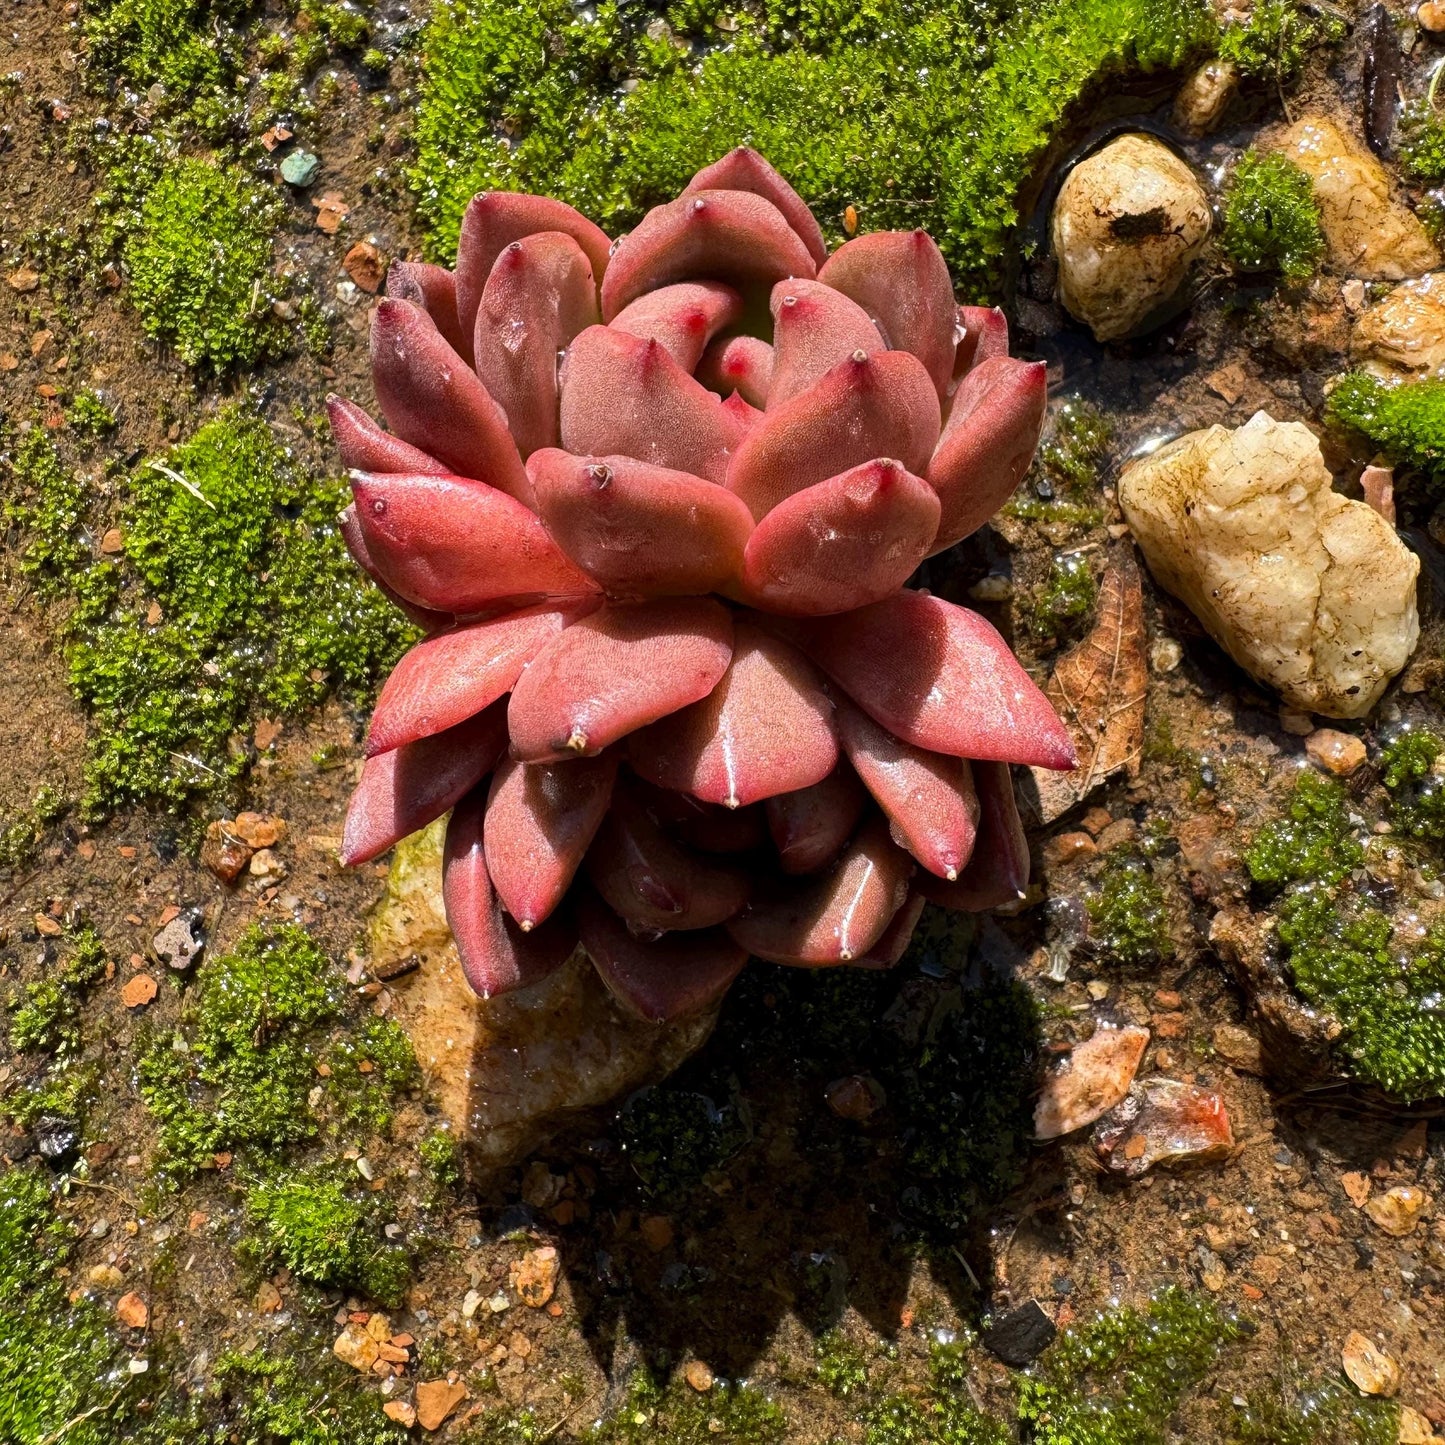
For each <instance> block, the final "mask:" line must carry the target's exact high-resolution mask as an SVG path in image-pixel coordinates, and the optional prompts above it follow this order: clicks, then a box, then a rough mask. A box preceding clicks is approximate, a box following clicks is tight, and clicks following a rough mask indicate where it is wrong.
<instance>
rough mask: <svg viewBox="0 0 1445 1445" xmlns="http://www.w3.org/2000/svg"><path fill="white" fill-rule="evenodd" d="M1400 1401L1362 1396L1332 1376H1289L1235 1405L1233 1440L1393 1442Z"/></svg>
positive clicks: (1246, 1444) (1325, 1444) (1316, 1444)
mask: <svg viewBox="0 0 1445 1445" xmlns="http://www.w3.org/2000/svg"><path fill="white" fill-rule="evenodd" d="M1399 1435H1400V1406H1399V1404H1398V1403H1397V1402H1396V1401H1394V1400H1382V1399H1380V1398H1378V1397H1373V1398H1372V1397H1370V1396H1368V1395H1361V1394H1360V1392H1359V1391H1358V1390H1356V1389H1354V1388H1353V1386H1351V1385H1349V1384H1347V1383H1346V1382H1345V1381H1344V1380H1342V1379H1339V1378H1338V1377H1336V1378H1329V1379H1313V1380H1301V1379H1297V1378H1292V1377H1287V1378H1284V1379H1280V1380H1274V1381H1271V1382H1270V1384H1269V1386H1268V1387H1267V1388H1265V1389H1261V1390H1254V1391H1251V1392H1250V1393H1249V1395H1248V1396H1247V1397H1246V1403H1245V1404H1243V1405H1236V1406H1234V1407H1233V1415H1232V1418H1231V1420H1230V1435H1229V1438H1230V1440H1231V1441H1233V1442H1236V1445H1395V1441H1396V1440H1398V1439H1399Z"/></svg>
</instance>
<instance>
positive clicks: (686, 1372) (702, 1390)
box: [682, 1360, 713, 1395]
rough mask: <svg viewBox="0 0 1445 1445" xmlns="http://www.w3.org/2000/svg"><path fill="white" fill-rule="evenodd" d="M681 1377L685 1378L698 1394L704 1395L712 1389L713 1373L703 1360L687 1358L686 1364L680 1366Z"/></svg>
mask: <svg viewBox="0 0 1445 1445" xmlns="http://www.w3.org/2000/svg"><path fill="white" fill-rule="evenodd" d="M682 1378H683V1379H684V1380H686V1381H687V1383H688V1384H689V1385H691V1386H692V1388H693V1389H694V1390H696V1391H697V1392H698V1394H699V1395H704V1394H706V1393H707V1392H708V1391H709V1390H711V1389H712V1385H713V1374H712V1370H711V1369H709V1368H708V1364H707V1361H705V1360H689V1361H688V1362H687V1364H685V1365H684V1366H683V1367H682Z"/></svg>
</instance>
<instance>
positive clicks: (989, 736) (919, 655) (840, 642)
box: [775, 591, 1078, 769]
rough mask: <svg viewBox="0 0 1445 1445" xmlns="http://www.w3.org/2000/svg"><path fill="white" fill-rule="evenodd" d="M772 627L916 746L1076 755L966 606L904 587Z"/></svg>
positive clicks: (955, 751)
mask: <svg viewBox="0 0 1445 1445" xmlns="http://www.w3.org/2000/svg"><path fill="white" fill-rule="evenodd" d="M775 626H776V629H777V630H778V631H780V632H782V634H783V635H784V636H787V637H789V638H791V639H792V640H793V641H795V642H797V643H798V645H799V646H801V647H802V648H803V650H804V651H805V652H806V653H808V655H809V656H810V657H812V659H813V660H814V661H815V662H816V663H818V665H819V666H820V667H821V668H822V669H823V671H824V672H826V673H827V674H828V675H829V676H830V677H831V678H832V679H833V680H834V681H835V682H836V683H837V684H838V685H839V686H840V687H841V688H842V689H843V690H844V691H845V692H846V693H847V694H848V695H849V696H850V697H851V698H852V699H853V700H854V701H855V702H856V703H858V705H859V706H860V707H862V708H863V710H864V711H865V712H867V713H868V714H869V715H870V716H872V717H873V718H874V719H875V720H876V721H877V722H879V723H881V724H882V725H883V726H884V727H885V728H887V729H888V731H889V732H891V733H893V734H894V735H895V736H897V737H900V738H902V739H903V740H904V741H905V742H910V743H913V744H914V745H915V746H916V747H920V748H926V749H927V750H929V751H930V752H936V753H948V754H951V755H952V756H954V757H961V758H992V759H996V760H998V761H1001V762H1011V763H1028V764H1033V765H1035V766H1037V767H1044V768H1060V769H1062V768H1072V767H1074V766H1075V765H1076V763H1077V761H1078V760H1077V758H1076V756H1075V754H1074V745H1073V742H1072V741H1071V740H1070V737H1069V733H1068V729H1067V728H1065V727H1064V725H1063V723H1062V722H1060V720H1059V717H1058V714H1057V713H1055V712H1054V709H1053V707H1052V705H1051V704H1050V703H1049V700H1048V699H1047V698H1046V697H1045V696H1044V695H1043V693H1042V692H1041V691H1040V690H1039V689H1038V687H1037V686H1036V685H1035V684H1034V682H1033V680H1032V679H1031V678H1030V677H1029V675H1028V674H1027V673H1026V672H1025V671H1024V670H1023V668H1022V667H1021V666H1020V664H1019V661H1018V659H1017V658H1016V657H1015V656H1014V655H1013V653H1012V652H1010V651H1009V647H1008V644H1007V643H1006V642H1005V641H1004V640H1003V638H1002V637H1000V636H999V634H998V632H997V631H996V630H995V629H994V628H993V627H991V626H990V625H989V624H988V623H987V622H985V621H984V619H983V618H982V617H980V616H979V615H978V613H976V612H971V611H969V609H968V608H966V607H958V606H955V605H954V604H953V603H952V602H945V601H944V600H943V599H942V598H940V597H931V596H929V595H928V594H927V593H926V592H912V591H903V592H899V593H897V594H896V595H895V596H893V597H890V598H888V599H887V600H886V601H883V602H875V603H873V604H872V605H871V606H868V607H860V608H859V609H858V610H857V611H856V612H847V613H844V614H842V615H841V616H838V617H822V618H812V619H808V620H801V619H799V620H796V621H789V622H786V623H784V622H779V623H777V624H775Z"/></svg>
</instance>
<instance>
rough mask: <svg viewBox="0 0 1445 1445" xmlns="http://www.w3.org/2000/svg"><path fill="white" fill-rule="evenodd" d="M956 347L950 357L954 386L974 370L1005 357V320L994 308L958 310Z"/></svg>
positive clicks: (1006, 327) (971, 307)
mask: <svg viewBox="0 0 1445 1445" xmlns="http://www.w3.org/2000/svg"><path fill="white" fill-rule="evenodd" d="M955 334H956V335H957V337H958V344H957V347H956V349H955V350H954V353H953V386H954V389H955V390H957V388H958V383H959V382H960V381H962V380H963V378H964V377H965V376H966V375H967V374H968V372H969V371H971V370H972V369H973V368H974V367H975V366H979V365H982V363H983V362H985V361H987V360H989V358H990V357H994V356H1007V355H1008V319H1007V318H1006V317H1005V316H1004V314H1003V312H1002V311H1001V310H1000V309H999V308H998V307H997V306H960V307H959V308H958V331H957V332H956V333H955Z"/></svg>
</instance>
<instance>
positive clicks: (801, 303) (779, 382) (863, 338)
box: [768, 280, 884, 410]
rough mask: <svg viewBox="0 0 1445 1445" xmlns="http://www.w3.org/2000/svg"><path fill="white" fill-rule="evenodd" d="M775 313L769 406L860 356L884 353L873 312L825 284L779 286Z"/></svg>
mask: <svg viewBox="0 0 1445 1445" xmlns="http://www.w3.org/2000/svg"><path fill="white" fill-rule="evenodd" d="M770 305H771V308H772V313H773V371H772V379H771V382H770V384H769V386H768V406H769V407H771V408H773V409H775V410H776V408H777V407H779V406H781V405H782V403H783V402H785V401H787V400H788V398H789V397H793V396H796V395H797V394H798V393H799V392H800V391H807V389H808V388H809V387H810V386H812V385H813V384H814V383H815V382H818V381H821V380H822V379H823V377H824V375H826V374H827V373H828V372H830V371H831V370H832V369H833V368H834V367H835V366H837V365H838V363H839V362H840V361H845V360H846V359H847V358H848V357H850V356H852V354H853V353H854V352H855V351H862V352H866V353H868V354H870V355H871V354H872V353H873V352H875V351H882V350H883V349H884V346H883V338H882V337H881V336H880V335H879V334H878V328H877V327H876V326H875V325H874V324H873V322H872V321H871V320H870V319H869V316H868V313H867V312H866V311H865V310H864V309H863V308H862V307H861V306H860V305H859V304H858V303H857V302H856V301H853V300H850V299H849V298H848V297H847V296H845V295H844V294H843V293H842V292H841V291H835V290H833V288H832V287H831V286H825V285H824V284H823V283H822V282H821V281H801V280H792V281H779V282H778V284H777V285H776V286H774V287H773V295H772V300H771V302H770Z"/></svg>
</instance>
